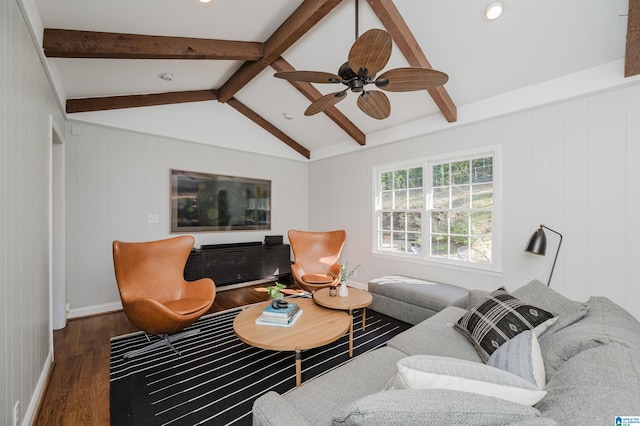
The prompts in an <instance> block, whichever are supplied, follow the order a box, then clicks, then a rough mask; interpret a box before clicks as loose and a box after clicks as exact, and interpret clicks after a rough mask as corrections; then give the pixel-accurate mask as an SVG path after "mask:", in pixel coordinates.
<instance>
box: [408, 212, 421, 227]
mask: <svg viewBox="0 0 640 426" xmlns="http://www.w3.org/2000/svg"><path fill="white" fill-rule="evenodd" d="M421 229H422V215H421V214H420V213H415V212H411V213H407V231H413V232H420V230H421Z"/></svg>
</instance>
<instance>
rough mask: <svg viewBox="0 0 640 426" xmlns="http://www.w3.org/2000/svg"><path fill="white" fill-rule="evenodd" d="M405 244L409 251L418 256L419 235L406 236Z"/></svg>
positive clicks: (420, 249)
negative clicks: (406, 243)
mask: <svg viewBox="0 0 640 426" xmlns="http://www.w3.org/2000/svg"><path fill="white" fill-rule="evenodd" d="M407 242H408V243H409V251H410V252H411V253H414V254H420V253H421V252H422V247H421V244H420V234H412V233H408V234H407Z"/></svg>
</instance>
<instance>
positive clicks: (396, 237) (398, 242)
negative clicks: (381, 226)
mask: <svg viewBox="0 0 640 426" xmlns="http://www.w3.org/2000/svg"><path fill="white" fill-rule="evenodd" d="M405 235H406V234H405V233H404V232H394V233H393V247H392V248H391V249H392V250H393V251H400V252H406V251H407V242H406V241H405Z"/></svg>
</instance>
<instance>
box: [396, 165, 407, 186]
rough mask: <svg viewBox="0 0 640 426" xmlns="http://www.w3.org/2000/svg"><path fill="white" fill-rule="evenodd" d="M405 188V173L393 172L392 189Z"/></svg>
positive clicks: (402, 171) (404, 171) (400, 171)
mask: <svg viewBox="0 0 640 426" xmlns="http://www.w3.org/2000/svg"><path fill="white" fill-rule="evenodd" d="M406 187H407V171H406V170H396V171H395V172H393V188H394V189H400V188H406Z"/></svg>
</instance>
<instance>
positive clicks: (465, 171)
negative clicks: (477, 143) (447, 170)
mask: <svg viewBox="0 0 640 426" xmlns="http://www.w3.org/2000/svg"><path fill="white" fill-rule="evenodd" d="M451 177H452V179H451V180H452V183H453V184H454V185H463V184H465V183H469V162H468V161H458V162H457V163H451Z"/></svg>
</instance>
